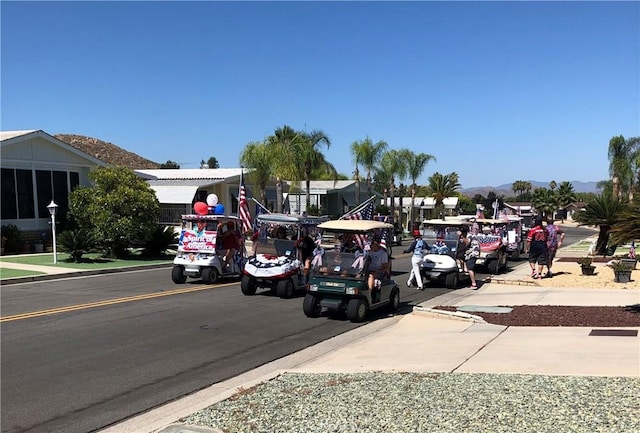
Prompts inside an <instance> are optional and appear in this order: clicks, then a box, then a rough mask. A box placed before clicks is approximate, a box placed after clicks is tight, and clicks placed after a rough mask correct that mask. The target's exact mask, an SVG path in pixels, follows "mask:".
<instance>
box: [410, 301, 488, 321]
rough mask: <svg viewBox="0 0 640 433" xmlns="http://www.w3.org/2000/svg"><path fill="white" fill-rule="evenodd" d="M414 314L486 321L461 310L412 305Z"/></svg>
mask: <svg viewBox="0 0 640 433" xmlns="http://www.w3.org/2000/svg"><path fill="white" fill-rule="evenodd" d="M413 312H414V314H417V315H420V316H426V317H432V318H435V319H449V320H464V321H468V322H473V323H487V322H486V321H485V320H484V319H483V318H482V317H480V316H476V315H475V314H469V313H465V312H463V311H446V310H438V309H437V308H429V307H421V306H419V305H418V306H416V307H413Z"/></svg>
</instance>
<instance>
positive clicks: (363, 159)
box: [351, 137, 389, 197]
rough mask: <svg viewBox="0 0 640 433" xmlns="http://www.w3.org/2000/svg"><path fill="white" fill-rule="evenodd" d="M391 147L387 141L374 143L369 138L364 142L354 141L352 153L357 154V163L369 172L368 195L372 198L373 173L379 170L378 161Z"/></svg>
mask: <svg viewBox="0 0 640 433" xmlns="http://www.w3.org/2000/svg"><path fill="white" fill-rule="evenodd" d="M388 147H389V145H388V144H387V143H386V142H385V141H382V140H380V141H378V142H376V143H374V142H373V141H372V140H371V139H370V138H369V137H367V138H365V139H364V140H362V141H354V142H353V143H352V144H351V153H352V154H355V155H356V156H355V158H356V160H357V161H359V162H360V164H362V166H363V167H364V168H365V169H366V170H367V194H368V196H369V197H371V184H372V182H373V178H372V173H374V172H375V171H376V170H377V164H378V161H379V160H380V159H381V157H382V154H383V153H384V152H385V151H386V150H387V148H388Z"/></svg>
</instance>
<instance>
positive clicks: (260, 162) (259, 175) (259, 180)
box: [240, 142, 272, 207]
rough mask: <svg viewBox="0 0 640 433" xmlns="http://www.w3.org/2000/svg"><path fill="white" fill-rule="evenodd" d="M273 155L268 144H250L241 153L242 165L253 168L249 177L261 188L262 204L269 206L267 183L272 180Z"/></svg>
mask: <svg viewBox="0 0 640 433" xmlns="http://www.w3.org/2000/svg"><path fill="white" fill-rule="evenodd" d="M271 155H272V154H271V153H270V152H269V149H268V147H267V144H266V143H260V142H251V143H248V144H247V145H246V146H245V147H244V149H242V152H241V153H240V165H243V166H245V167H247V168H252V169H253V170H251V172H250V173H249V175H248V177H249V179H251V181H252V183H254V184H256V185H258V188H260V202H261V203H262V204H263V205H264V206H265V207H266V206H267V193H266V190H267V183H269V181H270V180H271V176H272V171H271Z"/></svg>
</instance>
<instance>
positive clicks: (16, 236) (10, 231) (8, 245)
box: [0, 224, 22, 253]
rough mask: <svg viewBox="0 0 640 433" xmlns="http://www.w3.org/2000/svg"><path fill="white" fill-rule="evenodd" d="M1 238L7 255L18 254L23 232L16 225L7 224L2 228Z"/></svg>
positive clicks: (0, 231)
mask: <svg viewBox="0 0 640 433" xmlns="http://www.w3.org/2000/svg"><path fill="white" fill-rule="evenodd" d="M0 237H1V238H2V246H3V247H4V250H5V253H17V252H18V250H19V249H20V244H21V243H22V242H21V241H22V232H21V231H20V229H19V228H18V226H17V225H15V224H7V225H4V226H2V227H1V228H0Z"/></svg>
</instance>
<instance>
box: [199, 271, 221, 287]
mask: <svg viewBox="0 0 640 433" xmlns="http://www.w3.org/2000/svg"><path fill="white" fill-rule="evenodd" d="M200 275H201V277H202V281H203V282H204V283H205V284H213V283H215V282H216V281H218V276H219V274H218V270H217V269H216V268H203V269H202V272H201V273H200Z"/></svg>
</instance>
